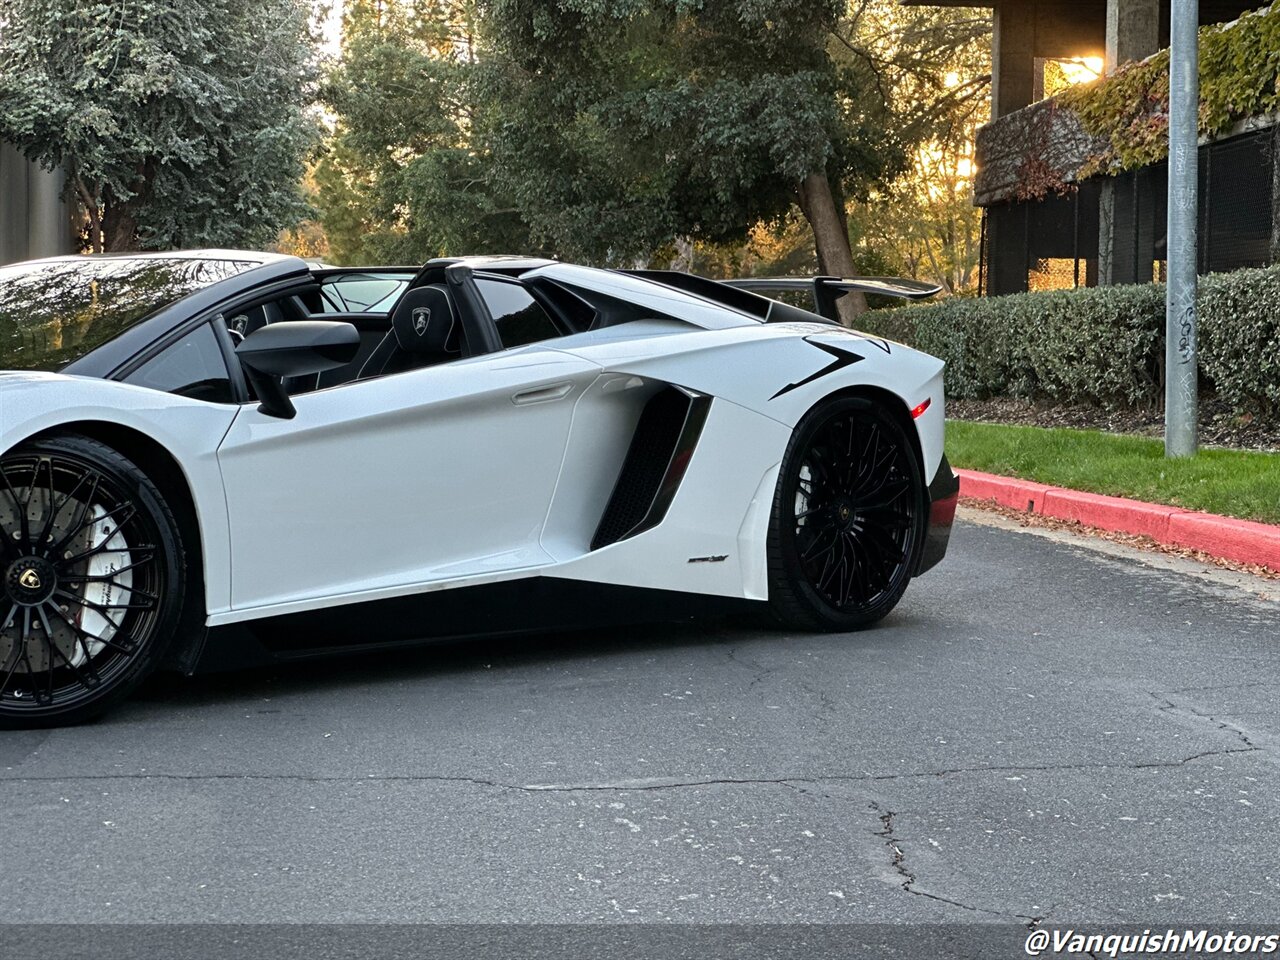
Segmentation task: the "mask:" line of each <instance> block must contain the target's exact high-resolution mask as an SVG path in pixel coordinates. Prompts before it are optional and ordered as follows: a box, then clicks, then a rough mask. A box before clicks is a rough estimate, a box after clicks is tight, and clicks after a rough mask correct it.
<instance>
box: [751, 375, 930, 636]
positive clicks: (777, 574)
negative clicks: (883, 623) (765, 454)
mask: <svg viewBox="0 0 1280 960" xmlns="http://www.w3.org/2000/svg"><path fill="white" fill-rule="evenodd" d="M924 525H925V490H924V482H923V478H922V476H921V470H920V464H919V461H918V460H917V458H916V454H915V449H914V447H913V445H912V443H911V440H910V438H909V437H908V435H907V432H906V429H905V428H904V427H903V426H902V424H901V422H900V421H899V420H898V419H897V418H895V417H894V416H892V415H891V414H890V413H889V412H888V411H886V410H884V409H882V407H881V406H880V405H878V404H876V403H874V402H872V401H871V400H868V399H866V398H862V397H843V398H837V399H833V400H828V401H826V402H824V403H822V404H820V405H819V406H818V407H816V408H815V409H814V410H812V411H811V412H810V413H809V414H808V415H807V416H806V417H805V419H804V420H803V421H801V423H800V425H799V426H798V427H796V431H795V433H794V434H793V436H792V438H791V443H790V446H789V447H788V450H787V454H786V457H785V458H784V460H783V464H782V472H781V475H780V476H779V478H778V488H777V492H776V494H775V499H774V505H773V518H772V524H771V527H770V533H769V602H770V606H771V607H772V609H773V611H774V613H775V615H776V616H777V617H778V618H779V619H780V620H782V622H783V623H785V624H787V625H788V626H791V627H794V628H797V629H803V630H856V629H859V628H861V627H866V626H869V625H871V624H873V623H875V622H877V621H878V620H880V619H882V618H883V617H884V616H885V615H886V614H888V613H889V611H890V610H892V609H893V608H894V606H895V605H896V604H897V602H898V600H899V599H900V598H901V597H902V593H903V591H904V590H905V589H906V587H907V583H908V582H909V581H910V579H911V573H912V571H913V570H914V569H915V564H916V562H917V560H918V557H919V551H920V545H921V543H922V539H923V534H924Z"/></svg>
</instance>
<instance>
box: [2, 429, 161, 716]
mask: <svg viewBox="0 0 1280 960" xmlns="http://www.w3.org/2000/svg"><path fill="white" fill-rule="evenodd" d="M157 543H158V531H157V530H156V527H155V523H154V521H153V520H152V518H151V516H150V514H149V513H148V511H146V510H145V509H143V508H142V507H141V506H140V505H139V504H138V503H137V502H136V501H135V500H134V499H133V498H131V497H130V496H128V495H127V494H126V493H125V491H124V490H123V489H122V486H121V484H120V482H119V481H118V480H117V479H116V478H115V477H114V476H112V475H110V474H108V473H106V472H104V471H103V470H101V469H100V468H98V467H96V466H94V465H93V464H92V463H90V462H87V461H81V460H79V459H78V458H75V457H71V456H66V455H62V454H53V455H50V454H30V455H17V456H12V457H8V458H6V459H4V460H0V709H3V710H5V711H6V712H10V713H12V712H14V711H29V712H43V711H48V710H50V709H60V708H67V707H74V706H76V705H77V704H80V703H84V702H85V701H87V700H90V699H93V697H94V695H95V693H97V692H101V691H102V690H103V689H105V688H106V687H108V686H109V685H110V684H111V683H112V681H113V680H115V679H117V678H118V677H119V676H120V675H121V674H122V673H123V672H125V671H127V670H128V669H129V666H130V664H131V663H133V662H134V661H135V660H136V658H137V657H138V655H139V654H140V652H141V651H142V650H144V649H145V647H146V646H147V644H148V643H149V642H150V641H151V638H152V635H153V634H154V632H155V630H156V625H157V619H158V613H159V605H160V597H161V596H162V595H163V591H164V588H165V583H164V568H163V564H162V563H161V562H160V556H159V551H158V548H157Z"/></svg>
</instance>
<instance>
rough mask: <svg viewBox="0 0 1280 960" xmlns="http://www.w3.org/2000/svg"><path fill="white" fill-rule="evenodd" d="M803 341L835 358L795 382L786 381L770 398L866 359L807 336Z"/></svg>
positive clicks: (772, 398)
mask: <svg viewBox="0 0 1280 960" xmlns="http://www.w3.org/2000/svg"><path fill="white" fill-rule="evenodd" d="M804 342H805V343H810V344H813V346H815V347H817V348H818V349H819V350H822V351H823V352H825V353H829V354H831V356H833V357H835V359H834V360H832V361H831V362H830V363H829V364H827V365H826V366H825V367H823V368H822V369H821V370H819V371H818V372H817V373H814V374H810V375H809V376H807V377H805V378H804V379H803V380H797V381H796V382H795V383H788V384H787V385H786V386H785V387H783V388H782V389H781V390H779V391H778V392H777V393H775V394H774V395H773V396H772V397H770V398H769V399H770V400H777V399H778V398H779V397H781V396H782V395H783V394H787V393H790V392H791V391H792V390H798V389H800V388H801V387H803V386H805V385H806V384H809V383H813V381H815V380H821V379H822V378H823V377H827V376H830V375H831V374H833V373H836V372H837V371H840V370H843V369H844V368H845V367H851V366H853V365H854V364H855V363H860V362H861V361H863V360H865V359H866V357H863V356H861V355H859V354H856V353H852V352H850V351H847V350H841V349H840V348H839V347H833V346H831V345H830V344H826V343H818V342H817V341H815V340H810V339H809V338H808V337H806V338H805V341H804Z"/></svg>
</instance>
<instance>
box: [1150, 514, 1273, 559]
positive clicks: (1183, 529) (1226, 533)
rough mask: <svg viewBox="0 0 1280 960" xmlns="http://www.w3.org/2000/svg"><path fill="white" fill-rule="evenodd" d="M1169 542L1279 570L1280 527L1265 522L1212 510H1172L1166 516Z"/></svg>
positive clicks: (1216, 555)
mask: <svg viewBox="0 0 1280 960" xmlns="http://www.w3.org/2000/svg"><path fill="white" fill-rule="evenodd" d="M1169 542H1170V543H1176V544H1178V545H1179V546H1183V547H1191V548H1192V549H1193V550H1203V551H1204V552H1205V553H1211V554H1213V555H1214V556H1215V557H1226V558H1227V559H1228V560H1235V561H1237V562H1239V563H1260V564H1262V565H1263V566H1266V567H1270V568H1271V569H1272V570H1280V527H1274V526H1272V525H1270V524H1267V523H1253V522H1251V521H1249V520H1235V519H1232V518H1231V517H1219V516H1216V515H1214V514H1212V513H1175V514H1174V515H1173V516H1172V517H1170V518H1169Z"/></svg>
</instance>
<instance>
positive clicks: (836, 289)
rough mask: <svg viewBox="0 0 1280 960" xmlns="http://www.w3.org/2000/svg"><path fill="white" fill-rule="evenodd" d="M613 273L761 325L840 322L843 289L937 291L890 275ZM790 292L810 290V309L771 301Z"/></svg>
mask: <svg viewBox="0 0 1280 960" xmlns="http://www.w3.org/2000/svg"><path fill="white" fill-rule="evenodd" d="M618 272H619V273H625V274H629V275H631V276H633V277H640V278H642V279H644V280H650V281H652V282H654V283H661V284H663V285H665V286H668V287H673V288H675V289H676V290H683V291H684V292H685V293H692V294H694V295H695V296H699V297H703V298H705V299H707V300H711V301H712V302H714V303H720V304H723V305H724V306H726V307H732V308H733V309H735V310H741V311H742V312H743V313H746V314H749V315H750V316H753V317H755V318H757V319H758V320H763V321H764V322H765V323H778V322H782V321H793V322H794V321H816V320H817V319H819V318H821V319H823V320H826V321H828V322H829V323H840V322H841V321H840V313H839V311H838V310H837V309H836V302H837V301H838V300H839V299H840V298H841V297H843V296H844V295H845V294H846V293H853V292H854V291H859V292H861V293H871V294H875V295H877V296H881V297H897V298H899V299H907V300H925V299H927V298H929V297H932V296H934V295H936V294H939V293H941V292H942V288H941V287H939V286H936V285H934V284H930V283H922V282H921V281H919V280H901V279H896V278H892V277H852V278H850V279H847V280H842V279H841V278H839V277H749V278H746V279H742V280H708V279H707V278H706V277H700V276H698V275H697V274H693V273H682V272H679V271H676V270H620V271H618ZM794 291H808V292H809V293H810V295H811V296H812V297H813V307H814V309H813V312H809V311H808V310H801V309H800V308H798V307H794V306H792V305H791V304H789V303H785V302H783V301H781V300H775V299H774V298H773V296H772V294H776V293H786V292H794ZM815 314H816V316H815Z"/></svg>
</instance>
